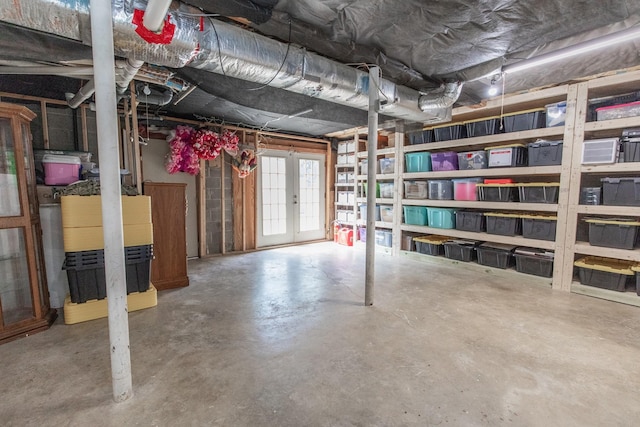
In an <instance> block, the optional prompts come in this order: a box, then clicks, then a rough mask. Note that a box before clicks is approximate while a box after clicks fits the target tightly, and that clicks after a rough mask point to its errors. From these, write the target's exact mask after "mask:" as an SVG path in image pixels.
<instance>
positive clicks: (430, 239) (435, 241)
mask: <svg viewBox="0 0 640 427" xmlns="http://www.w3.org/2000/svg"><path fill="white" fill-rule="evenodd" d="M413 240H414V242H420V243H431V244H432V245H442V244H443V243H444V242H448V241H449V240H451V237H447V236H438V235H436V234H434V235H431V236H419V237H414V238H413Z"/></svg>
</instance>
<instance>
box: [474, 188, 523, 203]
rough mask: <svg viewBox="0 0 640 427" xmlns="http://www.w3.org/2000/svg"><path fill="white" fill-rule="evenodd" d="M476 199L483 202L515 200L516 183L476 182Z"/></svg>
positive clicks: (516, 193) (516, 195) (516, 198)
mask: <svg viewBox="0 0 640 427" xmlns="http://www.w3.org/2000/svg"><path fill="white" fill-rule="evenodd" d="M476 190H477V191H478V200H480V201H483V202H517V201H518V192H517V188H516V184H476Z"/></svg>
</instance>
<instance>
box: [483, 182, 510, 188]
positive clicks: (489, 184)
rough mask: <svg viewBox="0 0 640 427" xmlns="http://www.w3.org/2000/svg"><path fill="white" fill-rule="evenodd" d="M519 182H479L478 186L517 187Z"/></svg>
mask: <svg viewBox="0 0 640 427" xmlns="http://www.w3.org/2000/svg"><path fill="white" fill-rule="evenodd" d="M517 185H518V184H515V183H513V182H505V183H498V182H492V183H481V182H479V183H477V184H476V187H515V186H517Z"/></svg>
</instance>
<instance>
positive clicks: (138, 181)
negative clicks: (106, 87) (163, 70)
mask: <svg viewBox="0 0 640 427" xmlns="http://www.w3.org/2000/svg"><path fill="white" fill-rule="evenodd" d="M129 90H130V92H131V130H132V131H133V132H132V133H133V137H132V138H131V139H132V140H133V141H132V144H133V163H134V165H135V175H134V177H135V185H136V187H137V188H138V194H142V162H141V161H140V160H141V159H140V143H138V138H139V135H138V111H137V105H138V101H137V99H136V88H135V83H134V81H133V80H132V81H131V83H129Z"/></svg>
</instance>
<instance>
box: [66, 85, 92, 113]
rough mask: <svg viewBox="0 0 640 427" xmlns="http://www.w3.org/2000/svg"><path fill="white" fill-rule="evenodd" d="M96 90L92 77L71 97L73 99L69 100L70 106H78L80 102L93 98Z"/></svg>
mask: <svg viewBox="0 0 640 427" xmlns="http://www.w3.org/2000/svg"><path fill="white" fill-rule="evenodd" d="M95 91H96V89H95V86H94V81H93V79H91V80H89V81H88V82H87V83H85V85H84V86H82V87H81V88H80V90H79V91H78V93H76V94H75V95H74V96H73V97H71V99H69V100H67V103H68V104H69V107H71V108H78V107H79V106H80V104H82V103H83V102H84V101H86V100H87V99H89V98H91V95H93V94H94V92H95Z"/></svg>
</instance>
